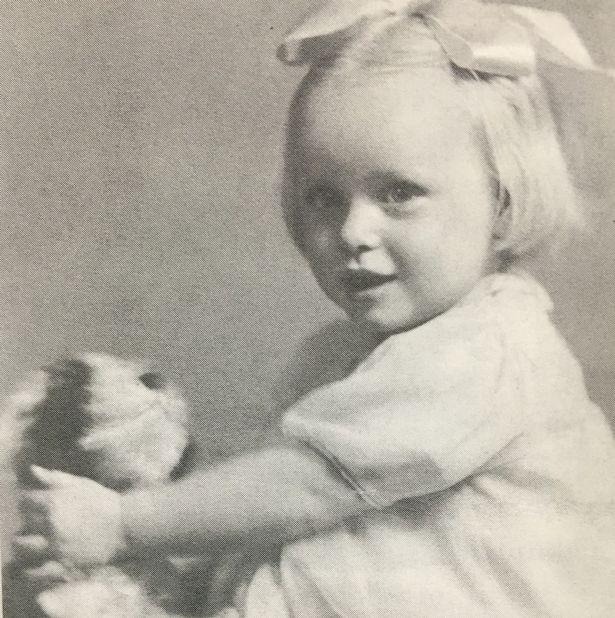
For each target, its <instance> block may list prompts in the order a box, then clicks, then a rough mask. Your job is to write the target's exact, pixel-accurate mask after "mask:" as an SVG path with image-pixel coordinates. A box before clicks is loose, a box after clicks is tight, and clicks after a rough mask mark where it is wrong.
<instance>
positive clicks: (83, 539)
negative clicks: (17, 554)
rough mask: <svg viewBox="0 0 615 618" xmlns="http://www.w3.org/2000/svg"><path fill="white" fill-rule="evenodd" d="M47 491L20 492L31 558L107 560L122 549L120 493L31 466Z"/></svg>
mask: <svg viewBox="0 0 615 618" xmlns="http://www.w3.org/2000/svg"><path fill="white" fill-rule="evenodd" d="M32 474H33V475H34V476H35V477H36V478H37V479H38V480H39V481H40V482H41V483H42V485H43V486H44V487H46V489H43V490H37V491H30V492H27V493H25V494H24V497H23V499H22V501H21V510H22V514H23V517H24V520H25V523H26V527H27V529H28V532H29V533H30V534H28V535H27V536H22V537H20V538H18V539H17V541H16V549H17V551H19V548H20V546H21V547H22V548H23V547H27V551H28V552H29V554H30V560H31V562H33V563H34V562H36V561H37V560H36V559H37V558H38V561H39V562H43V561H44V560H45V559H49V558H52V559H53V558H55V559H58V560H60V561H61V562H62V563H64V564H70V565H74V566H86V565H93V564H105V563H107V562H110V561H111V560H113V559H114V558H117V557H118V555H119V554H120V553H121V552H122V551H123V550H125V548H126V545H125V538H124V532H123V529H122V517H121V502H120V495H119V494H118V493H117V492H115V491H112V490H111V489H107V488H106V487H103V486H102V485H99V484H98V483H96V482H94V481H92V480H90V479H87V478H83V477H78V476H73V475H72V474H67V473H66V472H59V471H53V470H45V469H43V468H39V467H37V466H32Z"/></svg>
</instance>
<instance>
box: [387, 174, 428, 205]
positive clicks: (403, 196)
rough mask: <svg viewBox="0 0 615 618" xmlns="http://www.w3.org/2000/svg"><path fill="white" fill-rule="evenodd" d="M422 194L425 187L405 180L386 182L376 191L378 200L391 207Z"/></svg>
mask: <svg viewBox="0 0 615 618" xmlns="http://www.w3.org/2000/svg"><path fill="white" fill-rule="evenodd" d="M422 195H425V189H423V188H422V187H420V186H419V185H417V184H415V183H413V182H409V181H405V180H402V181H399V182H393V183H391V184H388V185H386V186H384V187H382V188H381V189H380V190H379V191H377V192H376V197H377V199H378V201H380V202H382V203H383V204H386V205H387V206H393V207H396V206H401V205H403V204H405V203H406V202H409V201H411V200H413V199H415V198H417V197H420V196H422Z"/></svg>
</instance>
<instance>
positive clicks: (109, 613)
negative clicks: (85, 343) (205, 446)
mask: <svg viewBox="0 0 615 618" xmlns="http://www.w3.org/2000/svg"><path fill="white" fill-rule="evenodd" d="M186 424H187V406H186V403H185V402H184V400H183V399H182V397H181V396H180V394H179V392H178V391H177V390H176V389H175V388H174V387H173V386H172V385H171V384H170V383H168V382H165V381H164V380H163V379H162V378H161V377H160V376H159V375H158V374H156V373H153V372H152V371H150V369H149V368H148V367H147V365H144V364H141V363H136V362H129V361H125V360H121V359H118V358H114V357H111V356H106V355H100V354H86V355H82V356H79V357H76V358H70V359H65V360H61V361H59V362H57V363H55V364H54V365H52V366H51V367H49V368H47V369H46V370H44V371H42V372H40V373H38V374H37V375H36V376H35V377H34V379H33V380H32V381H31V382H29V383H28V384H27V385H26V386H25V387H23V388H22V389H21V390H20V391H19V392H18V393H17V394H15V395H14V396H13V397H12V398H10V400H9V402H8V406H7V407H6V408H5V410H4V411H3V412H2V416H1V417H0V438H1V439H2V441H3V442H2V444H3V446H2V447H0V448H2V450H3V452H0V458H8V459H9V461H10V462H11V464H12V466H13V470H14V472H15V476H16V479H17V483H18V486H19V487H20V488H22V489H31V488H36V487H38V485H37V481H36V479H35V477H34V476H33V475H32V472H31V466H32V465H33V464H35V465H38V466H41V467H43V468H48V469H51V470H62V471H65V472H68V473H70V474H74V475H79V476H85V477H89V478H91V479H93V480H95V481H97V482H99V483H101V484H103V485H105V486H107V487H109V488H112V489H114V490H116V491H120V492H122V491H126V490H128V489H131V488H136V487H143V486H148V485H152V484H155V483H162V482H168V481H171V480H175V479H177V478H179V477H180V476H181V475H182V474H184V473H185V472H186V471H187V470H188V469H189V468H190V466H191V457H192V455H193V450H194V449H193V447H192V443H191V441H190V439H189V436H188V431H187V428H186ZM14 566H16V567H17V565H14ZM59 567H61V568H62V569H63V572H62V579H63V580H64V581H63V583H60V584H58V585H54V586H52V587H51V588H49V589H47V590H44V591H43V592H42V593H41V594H38V592H39V591H37V593H34V592H32V596H34V597H35V598H34V599H25V598H19V599H16V600H15V601H16V606H17V607H18V608H19V609H17V610H16V613H15V614H14V615H15V616H20V617H21V618H23V617H27V618H31V617H33V616H36V615H41V616H47V617H49V618H102V617H103V616H104V617H106V618H163V617H167V616H179V615H186V614H187V613H190V612H189V611H188V609H187V608H188V606H189V604H190V601H189V600H188V599H186V598H184V597H185V590H184V589H183V588H182V585H183V584H182V575H181V574H180V573H179V571H178V569H177V568H176V565H175V563H174V562H173V560H171V559H168V558H167V557H165V556H161V557H160V558H159V559H148V560H147V561H134V562H131V563H122V565H121V567H120V566H112V565H109V566H103V567H96V568H91V569H84V570H79V571H76V570H74V569H70V568H65V567H64V566H63V565H59ZM15 570H16V569H13V573H14V572H15ZM17 570H18V568H17ZM8 571H9V572H10V571H11V569H10V568H9V569H8ZM10 585H11V582H6V584H5V593H7V592H8V593H9V596H11V594H10V591H7V587H9V586H10ZM24 590H26V588H23V587H21V590H20V594H27V593H24V592H23V591H24ZM32 590H34V589H32ZM12 596H15V595H14V594H13V595H12ZM177 608H180V609H179V610H178V609H177ZM6 611H7V607H6V605H5V612H6ZM177 611H179V612H180V613H177ZM30 612H32V613H30ZM36 612H38V613H36ZM9 618H10V615H9Z"/></svg>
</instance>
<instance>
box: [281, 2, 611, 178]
mask: <svg viewBox="0 0 615 618" xmlns="http://www.w3.org/2000/svg"><path fill="white" fill-rule="evenodd" d="M395 15H408V16H412V15H415V16H419V17H421V18H422V19H423V21H424V22H425V23H426V24H427V25H428V26H429V27H430V28H431V30H432V32H433V34H434V36H435V38H436V39H437V40H438V42H439V43H440V46H441V47H442V49H443V50H444V52H445V54H446V56H447V57H448V59H449V61H450V62H451V63H452V64H453V65H455V66H457V67H459V68H462V69H467V70H470V71H474V72H477V73H483V74H485V73H486V74H492V75H500V76H505V77H510V78H516V77H522V76H524V75H530V74H532V73H537V74H538V75H539V76H540V78H541V79H542V81H543V83H544V84H545V87H546V88H547V91H548V92H549V95H550V97H551V101H552V107H553V112H554V114H555V117H556V119H557V122H558V125H559V127H560V133H561V134H562V135H563V139H564V142H568V143H564V148H565V150H567V152H568V159H569V163H571V165H572V167H573V168H574V171H575V172H576V174H575V175H576V176H577V182H579V175H581V181H583V180H585V181H587V182H590V183H592V184H596V183H604V182H608V180H607V181H605V180H604V177H606V176H609V177H610V175H611V171H610V169H611V167H612V160H613V157H614V156H615V143H614V142H615V140H614V139H613V136H614V135H615V130H614V128H615V109H614V107H615V79H614V78H615V73H614V72H613V71H611V70H606V69H602V68H600V67H597V66H596V65H595V64H594V63H593V61H592V59H591V56H590V54H589V52H588V51H587V49H586V47H585V45H584V44H583V42H582V41H581V39H580V37H579V35H578V34H577V32H576V31H575V29H574V27H573V26H572V25H571V23H570V21H569V20H568V19H567V18H566V17H565V16H564V15H563V14H561V13H558V12H555V11H546V10H542V9H535V8H529V7H522V6H516V5H511V4H492V3H484V2H482V1H481V0H325V2H324V4H322V5H321V6H320V7H319V8H317V9H315V10H314V11H313V12H311V13H310V14H308V15H307V16H306V17H305V18H304V19H303V20H302V21H301V22H300V23H299V24H298V25H297V26H296V27H294V28H293V29H291V31H290V32H289V33H288V34H287V35H286V37H285V38H284V40H283V42H282V44H281V45H280V47H279V48H278V57H279V58H280V59H281V60H282V61H284V62H285V63H287V64H299V65H301V64H312V63H317V62H318V61H319V60H320V59H322V58H323V56H326V54H327V53H329V50H330V49H331V47H330V45H329V44H327V42H328V41H330V42H334V41H336V40H338V39H339V38H343V37H344V36H345V35H348V33H349V31H350V30H351V29H352V28H353V27H355V26H356V25H357V24H359V23H360V22H361V21H363V20H365V19H368V18H373V17H379V16H384V17H386V16H395ZM579 135H580V136H582V137H583V141H585V142H586V143H588V142H587V140H588V139H589V140H591V141H592V142H593V148H592V149H591V150H587V149H585V150H583V151H582V152H581V150H582V149H581V148H580V147H579ZM605 163H606V164H607V165H606V166H605ZM605 167H607V169H606V170H605V169H604V168H605ZM598 168H600V169H598ZM601 175H602V177H600V176H601ZM583 176H584V177H585V178H584V179H583Z"/></svg>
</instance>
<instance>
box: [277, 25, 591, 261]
mask: <svg viewBox="0 0 615 618" xmlns="http://www.w3.org/2000/svg"><path fill="white" fill-rule="evenodd" d="M419 66H422V67H425V66H432V67H441V68H442V70H444V71H447V72H449V73H450V75H451V76H452V78H453V80H454V82H455V84H456V85H457V86H458V87H459V89H460V90H461V92H462V94H463V100H465V101H466V102H467V108H468V111H469V113H470V114H471V116H472V118H473V120H474V121H475V123H476V127H477V129H478V130H479V132H480V137H481V138H482V140H483V142H484V144H485V155H486V157H485V158H486V164H487V165H488V166H489V171H490V173H491V174H492V176H493V178H494V181H495V184H496V186H497V187H498V190H497V200H498V206H499V208H498V216H499V217H500V219H501V220H500V225H499V226H498V234H497V238H496V243H495V248H496V250H497V251H498V252H499V253H500V255H501V256H502V257H503V258H504V259H505V261H506V262H510V261H511V260H515V259H518V258H520V257H522V256H527V255H529V254H532V253H535V252H536V251H537V250H539V249H542V248H544V247H548V248H553V247H557V246H558V245H559V244H561V241H562V240H563V239H564V238H565V237H566V236H567V235H568V234H570V233H571V232H572V231H575V230H578V229H580V228H582V225H583V218H582V215H581V212H580V209H579V207H578V204H577V200H576V197H575V192H574V189H573V187H572V183H571V180H570V176H569V173H568V169H567V166H566V163H565V160H564V156H563V154H562V150H561V148H560V144H559V140H558V135H557V129H556V126H555V123H554V120H553V115H552V112H551V109H550V104H549V100H548V96H547V93H546V91H545V89H544V87H543V85H542V83H541V81H540V79H539V78H538V77H537V76H536V75H530V76H525V77H521V78H517V79H513V78H508V77H500V76H494V75H486V74H478V73H474V72H470V71H466V70H460V69H457V68H456V67H454V66H453V65H451V64H450V62H449V61H448V59H447V57H446V55H445V54H444V51H443V50H442V48H441V47H440V45H439V44H438V42H437V41H436V39H435V38H434V37H433V35H432V33H431V31H430V29H429V27H428V26H427V25H426V24H425V23H424V22H423V20H422V19H421V18H419V17H416V16H412V17H408V16H395V17H385V18H379V19H371V20H365V21H364V22H362V23H360V24H359V25H358V26H357V27H355V28H354V29H353V30H352V31H351V32H350V33H346V36H345V37H344V38H343V40H340V41H337V43H336V44H335V45H329V46H328V47H327V48H326V50H325V51H324V52H323V50H322V49H320V50H319V51H318V53H316V54H315V59H314V61H313V63H312V65H311V67H310V70H309V71H308V73H307V75H306V76H305V77H304V79H303V80H302V82H301V84H300V85H299V88H298V89H297V91H296V93H295V96H294V98H293V101H292V103H291V106H290V111H289V121H288V130H287V143H286V153H285V173H284V187H283V198H282V201H283V210H284V216H285V220H286V224H287V227H288V230H289V232H290V234H291V236H292V238H293V240H294V242H295V244H296V245H297V246H298V247H299V249H302V236H301V229H300V221H299V219H300V218H299V217H298V212H297V211H298V206H297V202H298V200H299V196H298V195H297V190H296V185H297V181H298V177H299V175H300V174H301V170H299V169H295V166H294V157H293V149H294V148H295V143H296V141H297V138H298V137H299V132H300V130H301V129H300V124H301V116H302V113H303V111H304V108H305V105H306V102H307V101H308V100H309V96H310V93H311V92H312V90H313V89H315V88H317V87H318V85H319V84H321V83H323V81H324V80H328V79H337V78H338V77H341V76H348V75H353V76H354V78H355V79H359V78H360V73H361V71H389V72H390V71H398V72H399V74H400V79H403V72H404V71H407V70H412V68H414V67H419Z"/></svg>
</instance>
